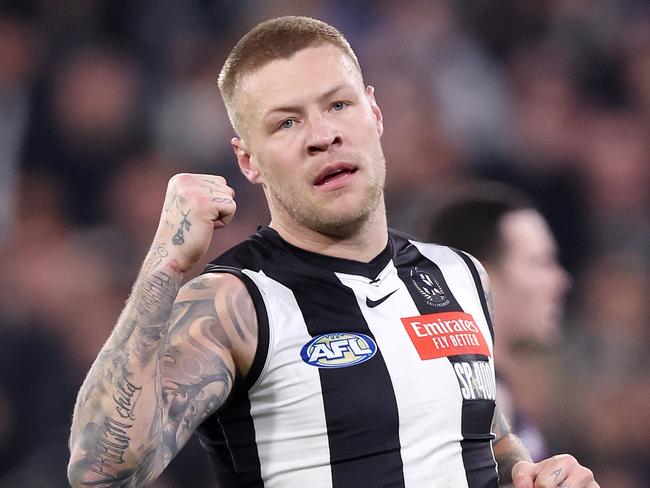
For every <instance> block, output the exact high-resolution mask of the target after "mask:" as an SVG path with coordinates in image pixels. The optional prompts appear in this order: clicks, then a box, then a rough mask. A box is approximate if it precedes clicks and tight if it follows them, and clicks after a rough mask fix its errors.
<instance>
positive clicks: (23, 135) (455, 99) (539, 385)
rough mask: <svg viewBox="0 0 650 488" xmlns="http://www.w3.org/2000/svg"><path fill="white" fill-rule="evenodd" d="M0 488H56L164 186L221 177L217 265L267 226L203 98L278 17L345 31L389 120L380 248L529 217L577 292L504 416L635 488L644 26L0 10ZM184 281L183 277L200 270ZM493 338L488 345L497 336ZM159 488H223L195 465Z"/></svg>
mask: <svg viewBox="0 0 650 488" xmlns="http://www.w3.org/2000/svg"><path fill="white" fill-rule="evenodd" d="M0 5H1V7H0V263H1V268H0V269H1V272H2V276H3V282H2V285H1V287H0V487H2V488H4V487H65V486H67V483H66V478H65V467H66V463H67V455H68V452H67V436H68V430H69V425H70V416H71V412H72V408H73V404H74V399H75V394H76V391H77V390H78V388H79V386H80V384H81V382H82V381H83V378H84V375H85V373H86V371H87V370H88V368H89V366H90V364H91V362H92V360H93V359H94V357H95V355H96V354H97V352H98V350H99V348H100V347H101V345H102V343H103V341H104V340H105V339H106V338H107V337H108V335H109V333H110V331H111V329H112V327H113V324H114V323H115V321H116V319H117V316H118V314H119V312H120V310H121V308H122V306H123V304H124V301H125V299H126V297H127V296H128V294H129V289H130V286H131V284H132V282H133V280H134V278H135V276H136V274H137V271H138V268H139V265H140V263H141V261H142V259H143V257H144V255H145V253H146V251H147V249H148V247H149V245H150V241H151V239H152V237H153V233H154V231H155V228H156V226H157V221H158V217H159V214H160V209H161V204H162V198H163V195H164V191H165V187H166V183H167V180H168V178H169V177H170V176H171V175H173V174H174V173H176V172H206V173H216V174H221V175H224V176H226V177H227V178H228V180H229V183H230V184H231V186H233V187H234V188H235V189H236V192H237V199H238V214H237V217H236V219H235V221H234V222H233V224H232V225H231V226H230V227H229V228H228V230H227V231H223V232H219V233H218V234H217V236H216V237H215V240H214V243H213V245H212V248H211V250H210V252H209V256H206V259H205V261H207V260H208V259H209V258H212V257H214V256H216V255H217V254H218V253H219V252H221V251H223V250H225V249H227V248H228V247H230V246H231V245H233V244H234V243H236V242H238V241H239V240H241V239H243V238H244V237H246V236H247V235H249V234H251V233H253V232H254V231H255V228H256V226H257V225H258V224H266V223H268V215H267V214H266V211H265V210H264V209H265V205H264V200H263V196H262V194H261V192H260V191H259V189H258V188H255V187H253V186H252V185H249V184H247V183H246V181H245V180H244V178H243V177H242V176H241V175H240V174H239V173H238V169H237V166H236V163H235V159H234V156H233V154H232V151H231V149H230V146H229V141H230V138H231V136H232V129H231V128H230V126H229V124H228V121H227V117H226V113H225V109H224V107H223V105H222V102H221V99H220V97H219V94H218V90H217V87H216V76H217V73H218V70H219V69H220V67H221V65H222V63H223V60H224V59H225V56H226V55H227V53H228V51H229V50H230V48H231V47H232V46H233V45H234V43H235V42H236V41H237V39H239V37H240V36H241V35H242V34H243V33H245V32H246V31H247V30H248V29H249V28H250V27H252V26H253V25H254V24H256V23H257V22H259V21H260V20H263V19H266V18H269V17H273V16H277V15H285V14H300V15H310V16H315V17H319V18H321V19H323V20H326V21H328V22H330V23H332V24H333V25H335V26H337V27H338V28H340V29H341V30H342V32H343V33H344V34H345V35H346V36H347V37H348V39H349V40H350V42H351V44H352V46H353V48H354V49H355V50H356V52H357V54H358V56H359V59H360V62H361V64H362V67H363V69H364V72H365V77H366V82H367V83H369V84H372V85H374V86H375V87H376V94H377V100H378V103H379V105H380V107H381V108H382V109H383V114H384V119H385V135H384V139H383V141H384V148H385V153H386V157H387V160H388V172H389V174H388V188H387V201H388V210H389V219H390V225H391V226H392V227H395V228H398V229H402V230H405V231H407V232H410V233H412V234H414V235H416V236H417V235H422V231H423V229H424V228H423V225H424V223H423V222H422V215H423V213H422V211H423V208H424V209H426V206H427V202H429V201H431V198H433V197H435V196H436V195H439V194H442V193H444V192H445V191H446V189H447V188H449V187H450V185H453V184H455V183H459V182H463V181H469V180H479V179H491V180H499V181H503V182H507V183H510V184H512V185H514V186H516V187H518V188H520V189H522V190H525V191H526V192H528V193H529V194H531V195H532V196H533V197H534V198H535V200H536V202H537V204H538V206H539V208H540V209H541V211H542V213H543V215H544V216H545V217H546V218H547V219H548V221H549V223H550V225H551V227H552V229H553V232H554V233H555V236H556V238H557V240H558V243H559V249H560V258H561V261H562V264H563V265H564V266H565V267H566V269H567V270H568V271H569V272H570V273H571V275H572V278H573V286H572V289H571V292H570V295H569V297H568V305H567V313H566V316H565V319H564V322H563V337H562V340H560V341H559V343H558V344H557V347H555V348H553V350H552V351H551V352H549V351H544V352H541V353H526V354H523V355H522V357H521V358H518V360H519V361H520V365H521V366H520V370H521V372H522V378H521V382H520V384H519V385H517V388H516V389H515V395H516V396H518V397H519V398H518V401H519V402H521V403H522V404H523V405H524V406H525V408H526V410H527V413H528V415H529V416H530V417H531V418H532V419H533V420H534V421H535V422H536V423H537V425H539V426H540V428H541V429H542V430H543V432H544V433H545V435H546V436H547V437H548V439H549V443H550V447H551V450H552V451H553V452H571V453H573V454H575V455H576V457H578V459H579V460H580V461H581V462H582V463H583V464H586V465H588V466H590V467H591V468H592V469H593V470H594V471H595V473H596V476H597V480H598V481H599V482H600V485H601V486H602V487H608V488H629V487H635V488H636V487H648V486H650V408H648V405H650V354H648V349H649V346H650V340H649V336H650V6H649V5H648V3H647V1H644V0H638V1H637V0H536V1H531V0H489V1H488V0H455V1H451V0H432V1H424V0H423V1H416V0H411V1H405V0H402V1H399V2H397V1H387V0H375V1H369V0H361V1H351V0H308V1H298V0H294V1H292V0H285V1H264V0H240V1H236V0H184V1H183V0H141V1H138V2H131V1H127V0H111V1H109V0H16V1H2V2H0ZM197 271H198V270H197ZM497 333H498V330H497ZM154 486H157V487H162V488H166V487H170V488H173V487H181V486H182V487H200V488H201V487H215V486H216V484H215V482H214V480H213V477H212V473H211V470H210V467H209V465H208V463H207V460H206V457H205V455H204V454H203V453H202V452H201V450H200V448H198V447H197V444H196V442H195V441H192V442H191V444H190V445H189V446H188V448H187V449H185V450H184V451H183V452H182V453H181V455H180V456H179V457H178V458H177V459H176V460H175V461H174V462H173V465H172V467H171V468H170V469H169V470H168V472H167V473H166V474H165V475H164V477H163V478H161V480H160V481H158V482H156V483H155V484H154Z"/></svg>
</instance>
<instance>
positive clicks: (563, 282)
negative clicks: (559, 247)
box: [554, 263, 573, 296]
mask: <svg viewBox="0 0 650 488" xmlns="http://www.w3.org/2000/svg"><path fill="white" fill-rule="evenodd" d="M554 271H555V277H556V283H557V285H556V286H557V289H558V291H559V294H560V296H564V295H566V294H567V293H568V292H569V290H571V287H572V286H573V278H572V277H571V275H570V274H569V272H568V271H567V270H566V269H564V266H562V265H561V264H560V263H557V264H556V266H555V270H554Z"/></svg>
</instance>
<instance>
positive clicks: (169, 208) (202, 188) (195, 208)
mask: <svg viewBox="0 0 650 488" xmlns="http://www.w3.org/2000/svg"><path fill="white" fill-rule="evenodd" d="M234 197H235V191H234V190H233V189H232V188H230V187H229V186H228V185H227V184H226V180H225V179H224V178H223V177H221V176H213V175H199V174H188V173H183V174H177V175H175V176H173V177H172V178H171V179H170V180H169V184H168V185H167V194H166V195H165V203H164V205H163V211H162V214H161V216H160V223H159V225H158V230H157V231H156V238H155V240H154V248H155V249H158V251H157V252H161V251H160V250H161V249H162V250H164V251H162V252H165V253H166V254H165V256H166V257H167V256H168V257H169V258H170V259H174V260H176V262H177V263H178V266H179V269H180V270H181V271H188V270H189V269H190V268H191V267H192V266H193V265H194V264H196V263H197V262H198V261H199V260H200V259H201V257H202V256H203V255H204V254H205V252H206V251H207V249H208V247H209V245H210V241H211V240H212V233H213V231H214V230H215V229H219V228H221V227H225V226H226V225H227V224H228V223H229V222H230V221H231V220H232V218H233V216H234V215H235V209H236V204H235V200H234ZM152 249H153V248H152Z"/></svg>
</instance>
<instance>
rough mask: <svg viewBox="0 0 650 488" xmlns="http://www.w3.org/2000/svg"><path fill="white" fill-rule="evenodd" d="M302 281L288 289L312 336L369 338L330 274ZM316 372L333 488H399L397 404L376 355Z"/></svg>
mask: <svg viewBox="0 0 650 488" xmlns="http://www.w3.org/2000/svg"><path fill="white" fill-rule="evenodd" d="M272 278H274V279H278V281H280V282H281V283H285V284H286V283H287V282H289V281H290V280H287V279H285V280H283V279H282V277H277V276H275V277H273V276H272ZM305 279H306V280H308V281H305V282H303V283H296V281H295V280H294V281H293V282H292V283H291V289H292V291H293V293H294V296H295V298H296V300H297V303H298V305H299V307H300V310H301V312H302V314H303V317H304V319H305V323H306V324H307V329H308V332H309V334H310V335H311V336H312V337H314V336H318V335H321V334H326V333H331V332H352V333H362V334H365V335H367V336H369V337H371V338H373V340H374V336H373V334H372V332H371V331H370V328H369V327H368V324H367V322H366V321H365V318H364V317H363V314H362V313H361V311H360V309H359V306H358V304H357V301H356V298H355V296H354V293H353V292H352V290H350V289H349V288H347V287H344V286H342V285H341V283H340V281H339V280H338V279H337V278H336V276H335V275H333V274H332V273H327V274H325V273H323V274H321V275H320V276H318V277H313V276H312V277H306V278H305ZM319 373H320V382H321V389H322V393H323V402H324V407H325V418H326V422H327V430H328V440H329V451H330V462H331V470H332V482H333V486H334V488H367V487H369V486H372V487H386V488H389V487H390V488H400V487H403V486H404V474H403V465H402V458H401V453H400V442H399V418H398V411H397V401H396V399H395V394H394V391H393V386H392V382H391V379H390V376H389V373H388V369H387V368H386V364H385V362H384V358H383V357H382V355H381V351H377V353H376V354H375V356H374V357H373V358H372V359H370V360H368V361H366V362H364V363H360V364H356V365H354V366H350V367H345V368H334V369H323V368H321V369H319Z"/></svg>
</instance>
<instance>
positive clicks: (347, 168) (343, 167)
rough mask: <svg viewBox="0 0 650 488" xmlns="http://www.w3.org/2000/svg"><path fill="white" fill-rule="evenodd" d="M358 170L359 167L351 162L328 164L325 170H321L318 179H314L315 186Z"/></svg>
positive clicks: (325, 183)
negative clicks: (350, 163)
mask: <svg viewBox="0 0 650 488" xmlns="http://www.w3.org/2000/svg"><path fill="white" fill-rule="evenodd" d="M356 172H357V168H355V167H354V166H352V165H349V164H337V165H333V166H328V167H326V168H325V169H323V171H321V172H320V173H319V174H318V176H317V177H316V180H315V181H314V186H323V185H327V184H328V183H331V182H332V181H334V180H338V179H340V178H343V177H345V176H347V175H351V174H354V173H356Z"/></svg>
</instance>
